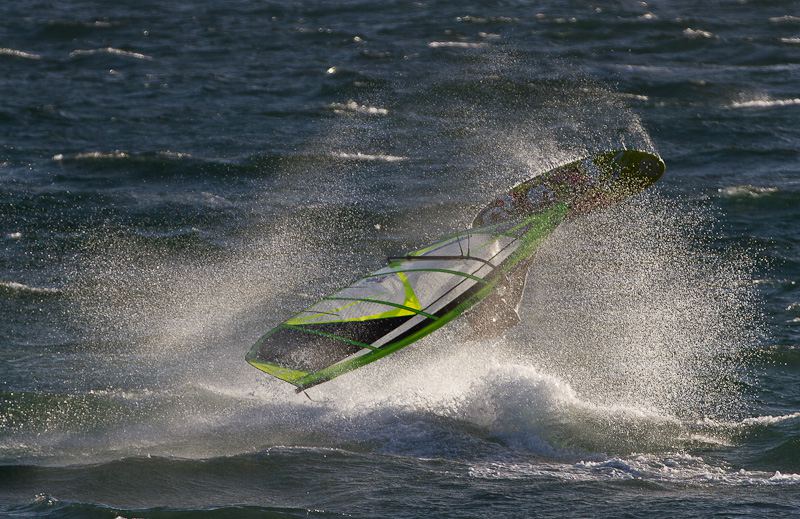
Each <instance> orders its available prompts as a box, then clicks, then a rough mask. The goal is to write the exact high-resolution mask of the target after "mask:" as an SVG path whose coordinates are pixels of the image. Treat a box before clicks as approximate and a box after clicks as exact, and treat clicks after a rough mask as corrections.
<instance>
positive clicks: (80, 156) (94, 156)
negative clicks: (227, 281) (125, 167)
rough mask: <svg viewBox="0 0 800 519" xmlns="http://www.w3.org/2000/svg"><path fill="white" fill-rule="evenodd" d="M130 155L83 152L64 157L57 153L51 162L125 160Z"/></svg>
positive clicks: (117, 151)
mask: <svg viewBox="0 0 800 519" xmlns="http://www.w3.org/2000/svg"><path fill="white" fill-rule="evenodd" d="M128 157H130V154H129V153H128V152H127V151H120V150H115V151H85V152H82V153H76V154H74V155H64V154H63V153H58V154H56V155H53V160H54V161H56V162H63V161H65V160H103V159H127V158H128Z"/></svg>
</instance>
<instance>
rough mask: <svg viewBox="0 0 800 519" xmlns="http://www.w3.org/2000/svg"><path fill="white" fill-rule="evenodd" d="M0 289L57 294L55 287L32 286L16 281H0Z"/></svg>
mask: <svg viewBox="0 0 800 519" xmlns="http://www.w3.org/2000/svg"><path fill="white" fill-rule="evenodd" d="M0 290H7V291H10V292H14V293H19V294H59V293H61V291H60V290H58V289H57V288H43V287H32V286H29V285H26V284H24V283H17V282H16V281H0Z"/></svg>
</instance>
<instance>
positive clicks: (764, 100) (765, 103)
mask: <svg viewBox="0 0 800 519" xmlns="http://www.w3.org/2000/svg"><path fill="white" fill-rule="evenodd" d="M795 105H800V97H796V98H791V99H771V98H769V97H767V96H763V97H757V98H755V99H749V100H747V101H734V102H733V103H731V104H730V107H731V108H772V107H776V106H795Z"/></svg>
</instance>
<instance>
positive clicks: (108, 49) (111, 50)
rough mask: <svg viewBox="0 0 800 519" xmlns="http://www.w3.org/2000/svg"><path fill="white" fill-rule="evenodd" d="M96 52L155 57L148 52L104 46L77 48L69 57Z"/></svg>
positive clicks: (130, 56)
mask: <svg viewBox="0 0 800 519" xmlns="http://www.w3.org/2000/svg"><path fill="white" fill-rule="evenodd" d="M95 54H111V55H113V56H123V57H126V58H133V59H141V60H146V61H150V60H152V59H153V57H152V56H148V55H147V54H142V53H141V52H134V51H130V50H123V49H118V48H116V47H103V48H99V49H76V50H73V51H72V52H70V53H69V57H70V58H75V57H80V56H92V55H95Z"/></svg>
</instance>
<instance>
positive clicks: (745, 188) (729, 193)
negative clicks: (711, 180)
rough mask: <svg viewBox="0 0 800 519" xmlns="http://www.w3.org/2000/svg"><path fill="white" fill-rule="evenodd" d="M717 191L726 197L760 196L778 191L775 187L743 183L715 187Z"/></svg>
mask: <svg viewBox="0 0 800 519" xmlns="http://www.w3.org/2000/svg"><path fill="white" fill-rule="evenodd" d="M717 192H718V193H719V194H720V195H722V196H724V197H727V198H741V197H749V198H760V197H763V196H769V195H771V194H773V193H777V192H778V188H777V187H762V186H753V185H750V184H745V185H741V186H728V187H721V188H719V189H717Z"/></svg>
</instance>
